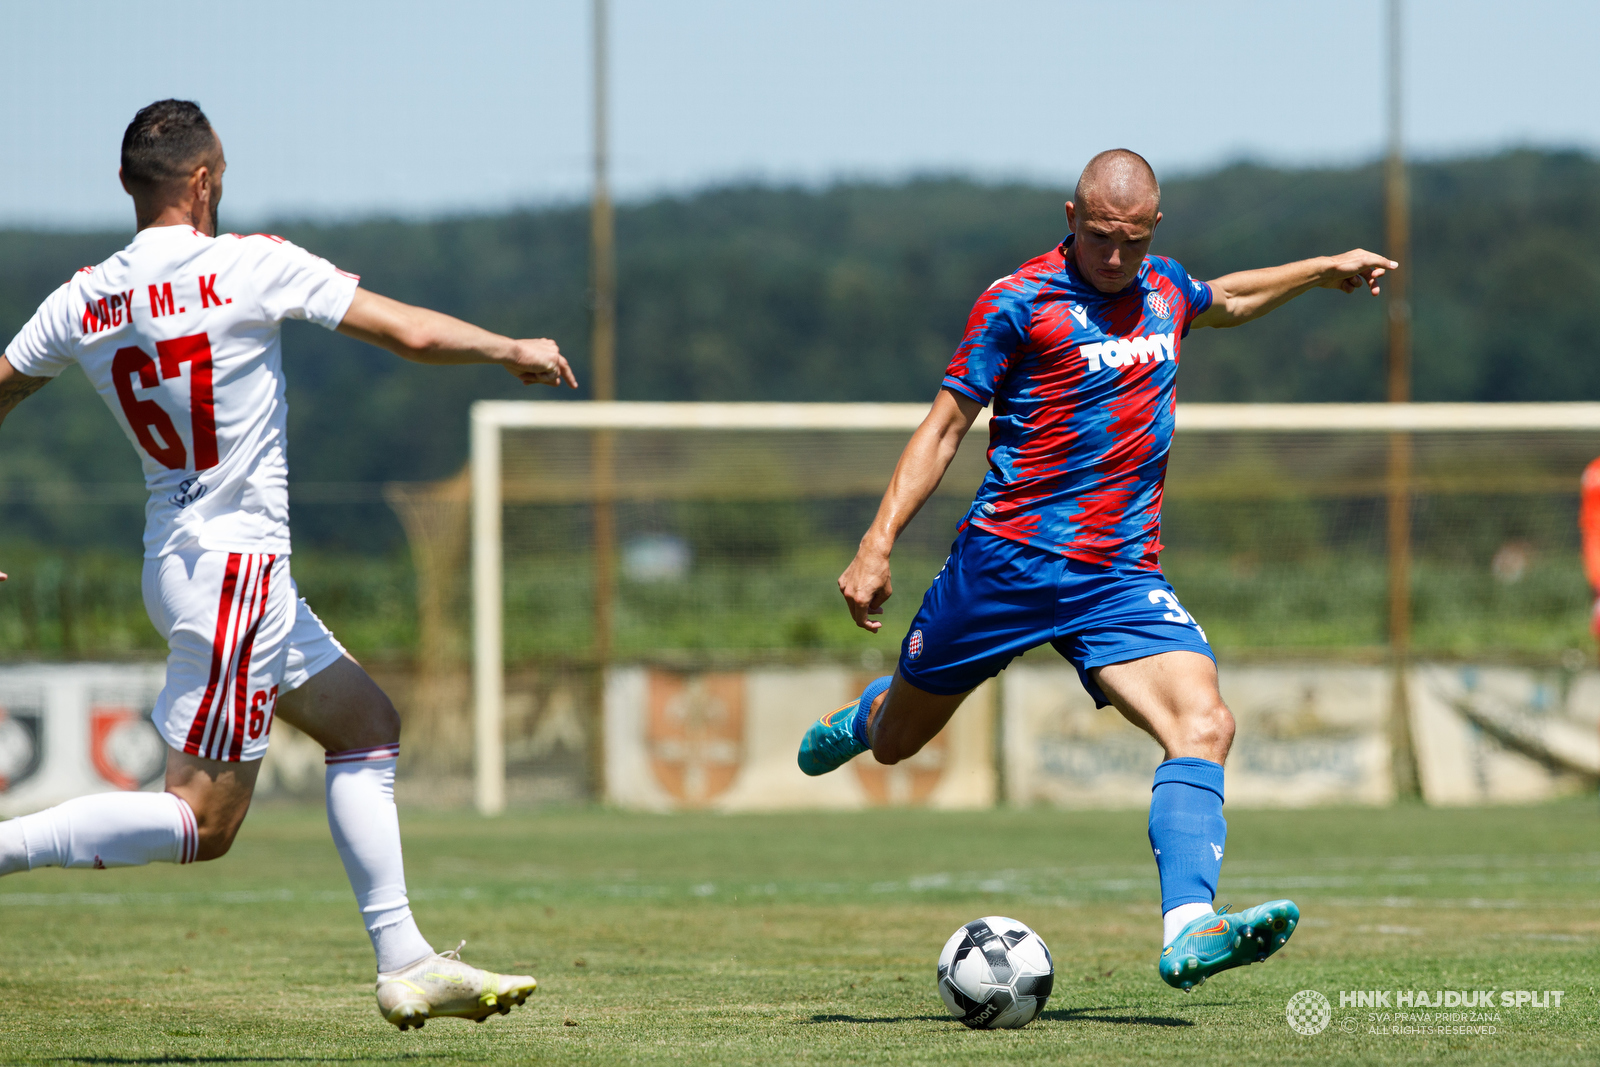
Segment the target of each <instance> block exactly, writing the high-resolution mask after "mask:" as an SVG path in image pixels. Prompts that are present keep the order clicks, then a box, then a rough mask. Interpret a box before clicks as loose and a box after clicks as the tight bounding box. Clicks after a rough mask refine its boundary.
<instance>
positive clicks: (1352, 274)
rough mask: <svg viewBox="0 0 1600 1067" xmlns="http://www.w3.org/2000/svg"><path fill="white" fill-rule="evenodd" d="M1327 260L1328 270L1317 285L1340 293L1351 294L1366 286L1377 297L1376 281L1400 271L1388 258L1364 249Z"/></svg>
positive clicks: (1396, 264) (1398, 265) (1398, 266)
mask: <svg viewBox="0 0 1600 1067" xmlns="http://www.w3.org/2000/svg"><path fill="white" fill-rule="evenodd" d="M1329 259H1330V264H1329V267H1328V270H1327V271H1326V273H1325V276H1324V277H1323V279H1322V281H1321V282H1320V283H1319V284H1320V285H1321V286H1322V287H1323V288H1324V289H1337V290H1339V291H1340V292H1341V293H1353V292H1355V291H1356V290H1357V289H1360V288H1361V287H1362V286H1366V288H1367V289H1368V290H1369V291H1370V292H1371V293H1372V295H1373V296H1377V295H1378V292H1379V289H1378V279H1379V278H1381V277H1383V276H1384V275H1385V274H1387V273H1389V272H1390V271H1392V270H1399V269H1400V264H1398V263H1396V262H1395V261H1394V260H1392V259H1390V258H1389V257H1388V256H1380V255H1378V254H1377V253H1376V252H1368V251H1367V250H1366V249H1364V248H1357V249H1354V250H1352V251H1349V252H1346V253H1344V255H1341V256H1331V257H1329Z"/></svg>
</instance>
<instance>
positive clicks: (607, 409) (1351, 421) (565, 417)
mask: <svg viewBox="0 0 1600 1067" xmlns="http://www.w3.org/2000/svg"><path fill="white" fill-rule="evenodd" d="M927 414H928V406H927V405H926V404H781V403H748V404H743V403H739V404H735V403H727V404H724V403H672V402H651V401H627V400H624V401H609V402H587V403H586V402H583V401H576V402H574V401H548V400H546V401H536V400H529V401H518V400H481V401H479V402H478V403H476V404H474V405H472V422H473V425H474V426H476V425H478V424H479V423H484V424H487V425H490V426H494V427H498V428H500V429H506V430H518V429H521V430H561V429H571V430H913V429H915V428H916V427H917V425H918V424H919V423H921V422H922V420H923V418H924V417H926V416H927ZM988 422H989V411H988V409H984V410H983V411H980V412H979V413H978V418H977V420H976V421H975V422H974V423H973V425H974V427H982V426H986V425H987V424H988ZM1177 429H1178V432H1179V433H1195V432H1205V431H1214V432H1239V431H1251V430H1256V431H1262V432H1272V433H1338V432H1341V431H1345V432H1352V433H1370V432H1373V431H1385V430H1388V431H1395V432H1405V433H1448V432H1462V431H1481V430H1595V429H1600V403H1587V402H1573V403H1544V404H1179V405H1178V407H1177Z"/></svg>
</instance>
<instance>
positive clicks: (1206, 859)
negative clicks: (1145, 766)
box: [1150, 756, 1228, 914]
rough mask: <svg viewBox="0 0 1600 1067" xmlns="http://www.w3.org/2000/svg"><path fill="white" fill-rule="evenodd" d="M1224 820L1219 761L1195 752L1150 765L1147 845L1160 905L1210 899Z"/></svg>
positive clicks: (1219, 865) (1224, 839)
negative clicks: (1153, 770)
mask: <svg viewBox="0 0 1600 1067" xmlns="http://www.w3.org/2000/svg"><path fill="white" fill-rule="evenodd" d="M1227 841H1228V823H1227V820H1225V819H1224V818H1223V817H1222V764H1220V763H1212V762H1211V761H1210V760H1208V759H1199V758H1198V757H1195V756H1182V757H1179V758H1178V759H1169V760H1167V761H1166V762H1165V763H1163V764H1161V766H1159V767H1157V768H1156V784H1155V786H1154V787H1153V788H1152V790H1151V794H1150V847H1151V848H1152V849H1153V850H1155V854H1156V869H1157V870H1158V871H1159V872H1160V873H1161V911H1162V913H1163V914H1165V913H1166V912H1169V911H1171V910H1172V909H1173V908H1175V907H1177V906H1178V905H1179V904H1191V903H1199V904H1210V903H1211V902H1212V900H1214V899H1215V898H1216V895H1217V880H1218V878H1219V877H1221V875H1222V850H1223V847H1224V846H1225V845H1226V844H1227Z"/></svg>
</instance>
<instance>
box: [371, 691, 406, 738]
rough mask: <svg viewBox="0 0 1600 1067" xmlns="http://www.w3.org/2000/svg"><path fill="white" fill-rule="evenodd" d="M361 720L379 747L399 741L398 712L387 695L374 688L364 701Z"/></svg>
mask: <svg viewBox="0 0 1600 1067" xmlns="http://www.w3.org/2000/svg"><path fill="white" fill-rule="evenodd" d="M363 718H364V719H365V720H366V724H367V726H368V728H369V729H370V730H371V732H372V735H373V736H374V737H375V738H376V739H377V743H378V744H380V745H392V744H396V743H398V742H399V740H400V712H399V711H398V710H396V708H395V706H394V701H392V700H390V699H389V696H388V694H387V693H385V692H383V691H382V690H381V689H377V688H376V687H374V691H373V694H372V695H371V697H369V699H368V700H367V701H366V708H365V709H364V715H363Z"/></svg>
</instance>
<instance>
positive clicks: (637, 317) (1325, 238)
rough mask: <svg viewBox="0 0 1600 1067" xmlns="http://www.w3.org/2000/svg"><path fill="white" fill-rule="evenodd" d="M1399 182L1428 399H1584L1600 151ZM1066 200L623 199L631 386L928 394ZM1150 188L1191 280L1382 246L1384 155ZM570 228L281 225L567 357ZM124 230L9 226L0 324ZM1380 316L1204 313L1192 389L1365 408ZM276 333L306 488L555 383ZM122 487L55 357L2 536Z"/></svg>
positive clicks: (393, 462) (94, 534) (13, 441)
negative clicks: (1161, 191) (1157, 194)
mask: <svg viewBox="0 0 1600 1067" xmlns="http://www.w3.org/2000/svg"><path fill="white" fill-rule="evenodd" d="M1412 185H1413V194H1414V205H1413V217H1414V262H1412V263H1409V264H1407V265H1406V269H1408V270H1409V271H1410V272H1411V276H1412V278H1413V284H1414V309H1415V323H1416V383H1415V391H1416V396H1417V398H1418V399H1420V400H1485V401H1495V400H1574V399H1600V358H1597V356H1596V353H1595V351H1594V345H1593V340H1592V335H1593V326H1592V324H1591V323H1590V321H1589V315H1590V314H1592V309H1594V308H1595V307H1597V306H1600V163H1597V162H1596V161H1595V160H1593V159H1591V158H1589V157H1587V156H1584V155H1581V154H1577V153H1554V152H1533V151H1517V152H1510V153H1506V154H1502V155H1498V156H1494V157H1491V158H1484V159H1466V160H1455V161H1448V162H1437V163H1430V164H1425V165H1421V166H1418V167H1416V168H1414V170H1413V172H1412ZM1066 197H1067V192H1066V190H1065V189H1064V188H1060V189H1048V188H1039V187H1031V186H1023V185H985V184H978V183H974V182H970V181H965V180H959V179H923V180H915V181H910V182H906V183H903V184H897V185H881V184H842V185H837V186H834V187H831V188H827V189H823V190H810V189H799V188H769V187H733V188H721V189H713V190H708V191H705V192H701V193H698V194H694V195H691V196H684V197H673V198H664V199H659V200H653V201H649V202H645V203H640V204H635V205H630V206H625V207H622V208H620V209H619V211H618V215H617V242H618V257H619V258H618V264H619V292H620V299H619V306H618V316H619V323H618V328H619V341H618V352H619V355H618V378H619V382H620V385H619V391H620V393H621V396H622V397H623V398H624V399H651V400H837V401H850V400H904V401H926V400H928V399H930V398H931V397H932V395H933V393H934V391H935V389H936V388H937V385H938V381H939V377H940V372H941V370H942V369H943V367H944V365H945V362H946V360H947V359H948V357H949V354H950V351H951V349H952V347H953V346H954V345H955V343H956V341H957V339H958V338H959V335H960V331H961V327H962V324H963V322H964V321H965V317H966V314H967V311H968V309H969V307H970V306H971V304H972V301H973V300H974V298H975V297H976V296H977V294H978V293H979V292H981V291H982V289H983V288H984V287H985V286H986V285H987V284H988V283H989V282H990V281H991V280H993V279H994V278H996V277H998V276H1000V275H1002V274H1005V273H1008V272H1009V271H1010V270H1012V269H1013V268H1014V267H1015V266H1016V265H1017V264H1018V263H1020V262H1022V261H1023V260H1025V259H1028V258H1030V257H1031V256H1033V255H1036V254H1038V253H1039V252H1042V251H1044V250H1046V249H1048V248H1050V247H1051V246H1052V245H1053V244H1054V243H1055V242H1056V241H1057V240H1058V239H1059V238H1060V237H1061V236H1062V234H1063V232H1064V229H1065V223H1064V219H1063V216H1062V211H1061V202H1062V201H1063V200H1064V199H1066ZM1163 207H1164V211H1165V216H1166V217H1165V221H1164V222H1163V223H1162V225H1161V227H1160V229H1159V231H1158V232H1157V236H1156V241H1155V250H1156V251H1157V252H1159V253H1162V254H1165V255H1170V256H1174V257H1176V258H1178V259H1179V260H1180V261H1182V262H1183V263H1184V264H1185V265H1186V266H1187V267H1188V269H1189V270H1190V271H1191V272H1192V273H1194V274H1196V275H1197V276H1200V277H1213V276H1216V275H1218V274H1222V273H1225V272H1227V271H1230V270H1235V269H1239V268H1244V267H1251V266H1259V265H1265V264H1269V263H1276V262H1280V261H1284V260H1290V259H1296V258H1301V257H1304V256H1310V255H1316V254H1319V253H1325V252H1333V251H1339V250H1343V249H1346V248H1349V247H1352V246H1356V245H1362V246H1365V247H1368V248H1374V249H1376V248H1379V247H1380V246H1381V245H1382V243H1383V236H1382V235H1383V212H1382V203H1381V173H1380V170H1379V169H1378V168H1377V167H1376V166H1366V167H1358V168H1354V169H1339V170H1334V169H1328V170H1296V171H1287V170H1275V169H1270V168H1266V167H1260V166H1254V165H1239V166H1233V167H1229V168H1226V169H1224V170H1221V171H1217V172H1214V173H1210V174H1206V175H1203V176H1198V177H1190V178H1180V179H1175V180H1172V181H1169V182H1168V183H1167V186H1166V189H1165V201H1164V205H1163ZM223 223H224V226H225V227H226V226H227V218H226V204H224V218H223ZM587 225H588V216H587V210H586V208H584V207H582V206H573V207H566V208H558V209H549V210H537V211H524V212H516V213H511V214H506V215H496V216H482V217H466V218H456V219H447V220H441V221H435V222H404V221H386V220H370V221H364V222H352V223H347V224H339V225H309V224H296V223H287V222H286V223H283V224H282V225H279V226H276V227H274V228H275V229H276V231H277V232H279V233H281V234H282V235H283V236H285V237H288V238H289V239H291V240H293V241H295V242H297V243H299V244H302V245H304V246H305V247H307V248H309V249H311V250H312V251H315V252H317V253H318V254H320V255H323V256H326V257H328V258H329V259H331V260H333V261H334V262H335V263H337V264H338V265H340V266H341V267H343V268H345V269H346V270H350V271H354V272H357V273H359V274H361V275H362V278H363V284H364V285H366V286H368V287H369V288H371V289H374V290H376V291H378V292H381V293H385V294H388V295H390V296H394V297H396V298H399V299H401V300H407V301H413V302H416V303H421V304H426V305H428V306H430V307H435V308H438V309H440V310H443V311H448V312H450V313H452V314H456V315H460V316H462V317H464V318H467V319H470V320H472V321H474V322H478V323H481V324H483V325H485V326H487V327H489V328H491V329H494V330H498V331H501V332H505V333H510V334H514V335H519V336H550V337H554V338H556V339H557V340H558V341H559V342H560V343H561V345H562V348H563V349H564V350H565V351H566V352H567V353H568V354H569V356H570V357H571V358H572V360H573V363H574V364H575V366H576V368H577V371H578V374H579V376H580V377H585V376H586V371H587V362H588V361H587V351H586V350H587V332H588V331H587V298H586V277H587ZM128 237H129V234H128V232H126V231H123V232H107V233H45V232H26V231H5V232H0V335H3V336H4V338H6V339H9V338H10V337H11V336H12V335H13V334H14V333H15V331H16V330H17V329H19V328H20V327H21V326H22V324H23V323H24V322H25V321H26V319H27V318H28V316H29V315H31V314H32V312H33V309H34V308H35V306H36V305H37V304H38V302H39V301H40V300H42V299H43V298H44V297H45V296H46V295H47V294H48V293H49V292H50V291H51V290H52V289H53V288H54V287H55V286H57V285H59V284H60V283H61V282H62V281H64V280H65V279H66V278H67V277H68V276H70V274H71V273H72V271H73V270H75V269H76V268H78V267H80V266H82V265H84V264H87V263H95V262H98V261H100V260H101V259H103V258H105V257H106V256H107V255H109V254H111V253H112V252H114V251H115V250H116V249H118V248H120V247H121V246H122V245H123V244H125V243H126V241H127V240H128ZM1383 321H1384V305H1383V302H1382V301H1378V300H1371V299H1368V298H1365V297H1342V296H1340V295H1338V294H1336V293H1331V292H1330V293H1313V294H1311V295H1309V296H1307V297H1305V298H1303V299H1302V300H1300V301H1297V302H1296V303H1295V304H1293V305H1290V306H1289V307H1287V308H1285V309H1283V310H1281V311H1278V312H1276V313H1275V314H1273V315H1272V316H1271V317H1270V318H1268V319H1266V320H1264V321H1262V322H1260V323H1257V324H1253V325H1251V326H1249V327H1247V328H1245V329H1242V330H1232V331H1226V332H1224V331H1209V330H1203V331H1197V332H1196V333H1195V334H1194V335H1192V336H1191V338H1190V339H1189V340H1188V342H1187V343H1186V344H1185V347H1184V369H1183V374H1182V377H1181V379H1180V389H1179V395H1180V398H1181V399H1185V400H1195V401H1198V400H1209V401H1268V400H1284V401H1328V400H1376V399H1381V397H1382V395H1383V376H1382V365H1383ZM284 347H285V351H286V353H287V355H286V362H287V367H288V374H289V383H290V384H289V395H290V411H291V427H292V428H291V442H292V449H291V457H290V459H291V464H292V470H293V477H294V480H295V481H299V482H304V481H316V482H381V481H386V480H408V481H409V480H418V479H427V478H436V477H441V476H444V475H447V474H450V473H452V472H453V471H455V470H457V469H458V468H459V467H460V466H461V464H462V463H463V462H464V460H465V458H466V441H467V432H466V431H467V421H466V412H467V406H468V404H470V403H471V401H472V400H474V399H477V398H480V397H532V396H538V397H540V398H542V399H548V398H551V397H553V396H555V395H556V394H554V393H552V392H550V391H548V390H537V391H535V390H530V389H523V388H522V387H521V386H519V385H518V384H517V383H516V382H514V381H512V380H511V378H510V377H509V376H507V375H506V374H504V372H502V371H499V370H497V369H493V368H471V369H465V370H461V369H434V368H428V367H420V366H414V365H411V364H407V363H403V362H401V361H399V360H396V359H394V358H393V357H391V356H389V355H387V354H385V353H383V352H379V351H377V350H375V349H371V348H367V347H364V346H362V345H360V344H357V343H355V342H353V341H349V340H346V339H344V338H342V337H340V336H338V335H336V334H333V333H330V332H327V331H324V330H321V329H318V328H316V327H311V326H305V325H302V324H299V323H291V324H290V325H289V326H288V327H287V328H286V330H285V340H284ZM138 480H139V475H138V468H137V463H136V461H135V458H134V456H133V452H132V450H131V449H130V448H129V447H128V445H127V444H126V442H125V441H124V440H123V439H122V437H121V435H120V433H119V431H118V430H117V428H116V426H115V424H114V422H113V421H112V419H111V417H110V415H109V413H108V412H107V411H106V410H105V409H104V407H103V405H102V404H101V402H100V401H99V399H98V398H97V397H95V396H94V395H93V393H92V392H91V391H90V390H89V388H88V386H87V383H86V382H85V381H84V379H83V377H82V375H81V373H79V372H77V371H75V370H74V371H72V372H69V373H68V374H67V375H65V376H63V379H62V380H61V381H59V382H57V383H55V384H53V385H52V386H51V387H49V388H47V389H45V390H44V391H42V392H40V393H39V394H38V395H37V396H35V397H34V398H32V399H30V400H29V401H28V402H27V403H26V404H24V405H23V406H22V407H21V408H19V409H18V411H17V413H16V414H15V415H13V416H12V417H11V418H10V419H8V420H7V422H6V425H5V427H4V430H3V431H0V499H5V500H6V501H7V503H6V504H5V507H4V509H3V517H0V536H4V537H6V538H7V539H16V538H18V537H21V538H25V539H29V540H34V541H36V542H41V541H42V542H47V543H57V544H73V543H76V544H87V543H104V542H105V539H106V538H108V537H112V536H114V537H115V538H116V539H117V540H118V541H120V540H122V539H124V538H127V537H134V538H136V536H137V533H136V531H137V526H138V513H139V509H138V508H137V506H134V505H132V504H123V505H118V506H116V507H114V508H108V509H107V510H106V511H105V512H104V514H105V515H106V516H107V519H106V521H105V522H103V523H94V524H86V523H85V522H84V521H83V511H82V509H81V508H79V507H66V506H65V505H63V506H56V505H53V504H52V503H51V501H50V492H49V491H48V490H50V489H51V488H52V487H53V488H57V489H63V492H65V489H64V488H63V487H72V486H84V485H103V484H105V483H123V484H128V485H137V483H138ZM21 486H26V487H27V488H26V489H23V488H19V487H21ZM67 495H69V496H70V494H67ZM300 517H301V512H300V511H299V510H298V506H297V523H299V520H300ZM335 525H336V524H334V525H330V524H325V523H313V524H312V527H311V528H307V526H306V525H305V524H300V525H299V527H298V529H297V534H298V536H299V537H301V538H303V539H304V538H309V539H311V540H313V541H315V540H317V539H319V538H332V539H334V540H340V539H342V538H341V535H340V533H339V531H338V530H337V529H336V528H335ZM393 533H394V531H393V528H392V525H391V527H390V530H389V533H386V534H385V538H388V537H391V536H392V535H393Z"/></svg>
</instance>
